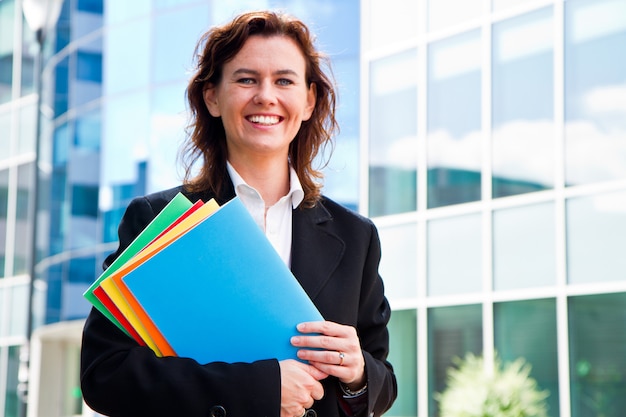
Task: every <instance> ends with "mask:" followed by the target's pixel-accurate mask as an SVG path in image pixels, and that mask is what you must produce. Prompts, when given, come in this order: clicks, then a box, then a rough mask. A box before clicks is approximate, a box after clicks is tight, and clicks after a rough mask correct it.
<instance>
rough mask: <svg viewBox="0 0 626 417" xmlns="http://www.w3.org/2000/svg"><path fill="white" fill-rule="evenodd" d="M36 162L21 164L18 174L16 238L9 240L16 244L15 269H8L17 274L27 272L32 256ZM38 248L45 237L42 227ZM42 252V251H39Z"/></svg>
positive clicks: (39, 248)
mask: <svg viewBox="0 0 626 417" xmlns="http://www.w3.org/2000/svg"><path fill="white" fill-rule="evenodd" d="M33 169H34V164H33V163H30V164H27V165H20V166H19V167H18V174H17V182H18V189H17V207H16V215H17V219H16V223H15V240H14V241H13V242H9V245H10V244H13V245H14V250H15V254H14V258H13V271H8V273H9V274H11V273H13V274H15V275H19V274H25V273H27V272H28V271H27V269H28V262H29V260H30V257H31V247H30V244H31V234H32V233H33V231H32V224H31V222H30V221H29V220H30V219H29V218H28V213H29V210H30V209H29V206H30V203H31V199H32V196H31V185H32V175H33ZM38 232H39V233H38V235H37V237H38V241H37V243H38V245H37V246H38V250H39V251H41V248H42V244H43V242H44V241H45V239H41V237H42V236H43V232H44V231H42V230H41V228H40V229H39V230H38ZM39 253H41V252H39Z"/></svg>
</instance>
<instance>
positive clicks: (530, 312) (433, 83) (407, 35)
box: [360, 0, 626, 417]
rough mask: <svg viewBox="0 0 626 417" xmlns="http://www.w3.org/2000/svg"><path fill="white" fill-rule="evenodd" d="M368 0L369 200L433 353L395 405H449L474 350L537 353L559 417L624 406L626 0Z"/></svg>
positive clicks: (407, 313)
mask: <svg viewBox="0 0 626 417" xmlns="http://www.w3.org/2000/svg"><path fill="white" fill-rule="evenodd" d="M362 3H363V5H364V6H363V10H364V13H363V16H364V19H363V22H362V24H363V25H364V28H363V30H362V32H361V33H363V36H364V38H363V39H362V45H363V56H362V57H361V59H362V62H363V63H362V68H365V69H367V70H368V71H369V74H368V77H367V78H366V79H365V80H364V88H365V89H364V90H363V94H364V99H365V100H366V101H365V103H364V105H363V106H362V107H363V109H364V113H363V117H364V118H365V120H367V123H362V126H365V127H367V129H369V130H368V131H367V132H366V134H364V135H363V136H362V138H361V140H362V142H361V143H362V144H363V145H362V146H364V147H365V146H367V148H365V149H368V152H369V157H368V161H369V162H368V168H369V169H368V170H367V171H362V172H367V175H368V187H367V189H364V190H363V193H362V196H361V200H360V201H361V208H362V211H364V212H365V213H366V214H368V215H369V216H373V217H374V219H375V222H376V223H377V225H378V227H379V229H380V231H381V232H380V235H381V239H382V247H383V258H382V261H381V273H382V275H383V278H384V279H385V282H386V287H387V292H388V294H389V295H390V300H391V303H392V307H393V310H394V313H393V319H392V326H391V332H392V336H391V340H392V342H395V343H398V342H397V340H398V339H399V338H402V340H403V343H404V344H405V345H406V346H412V345H413V344H415V348H416V351H415V352H414V355H415V356H414V357H411V358H406V357H405V356H404V355H406V351H405V350H404V349H400V352H396V353H394V352H392V358H393V359H394V360H396V361H398V359H396V358H398V357H402V360H400V361H398V362H396V363H395V365H396V367H400V368H403V367H404V365H405V364H407V365H408V364H410V365H409V366H413V364H415V365H416V366H417V372H416V373H414V374H413V373H411V372H407V371H405V370H404V369H402V371H400V372H399V373H398V378H399V389H400V394H399V397H398V399H399V402H398V403H397V404H396V405H395V406H394V408H392V410H390V412H389V413H387V415H389V416H419V417H437V416H439V408H438V406H439V405H438V403H437V401H436V398H437V396H436V394H437V393H440V392H442V390H444V389H445V388H446V373H447V370H448V369H449V368H450V366H453V364H454V363H455V358H462V357H464V356H465V355H466V354H467V353H473V354H476V355H484V356H485V358H487V359H489V358H494V357H496V356H497V357H499V358H500V359H501V360H502V361H504V362H512V361H514V360H516V359H518V358H523V359H525V360H526V362H527V363H528V364H530V366H531V367H532V368H531V377H533V378H534V379H535V380H536V381H537V383H538V386H539V389H542V390H547V391H548V392H549V397H548V399H547V405H548V415H549V416H551V417H573V416H576V417H595V416H599V415H602V416H615V417H617V416H619V415H620V413H621V410H622V409H623V404H622V402H623V400H622V398H621V397H620V398H617V395H618V394H617V393H618V392H624V380H625V378H626V372H625V371H624V369H623V364H624V363H625V362H624V352H623V345H624V343H623V340H621V339H622V335H623V333H624V331H623V330H624V325H623V318H624V313H625V312H626V309H625V308H624V306H623V301H624V300H623V298H624V294H626V276H625V275H624V271H626V264H625V261H624V259H625V258H624V257H623V256H620V253H621V252H620V250H621V248H622V247H624V244H625V242H624V238H623V236H625V235H626V230H624V227H625V225H626V223H625V221H624V212H625V204H626V194H625V193H626V175H625V172H624V167H625V166H626V161H624V146H626V127H625V124H624V121H625V120H626V101H624V97H625V96H626V95H625V94H624V87H625V86H626V82H625V77H626V68H625V67H624V64H625V62H626V60H625V59H624V54H623V53H622V52H621V50H622V49H623V46H624V45H626V38H625V36H626V2H624V1H623V0H546V1H530V0H491V1H478V0H476V1H475V0H471V1H460V0H459V1H455V0H414V1H411V2H405V3H406V7H404V4H403V8H402V12H401V13H400V12H398V10H399V9H397V10H396V11H395V12H390V11H386V12H385V11H384V10H383V9H388V8H389V7H390V3H389V2H388V1H383V0H366V1H364V2H362ZM409 3H410V5H409ZM409 22H410V23H409ZM368 112H369V113H368ZM413 326H415V328H414V327H413ZM396 349H398V348H397V347H396ZM394 355H397V356H394ZM486 363H487V364H488V365H487V369H486V372H488V371H489V366H490V365H489V362H486ZM416 390H417V393H416V392H415V391H416ZM412 396H415V399H416V400H415V401H414V402H411V401H408V400H407V398H413V397H412Z"/></svg>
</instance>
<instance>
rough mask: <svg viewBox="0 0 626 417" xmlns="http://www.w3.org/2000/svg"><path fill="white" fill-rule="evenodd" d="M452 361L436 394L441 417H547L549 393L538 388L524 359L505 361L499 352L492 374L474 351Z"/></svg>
mask: <svg viewBox="0 0 626 417" xmlns="http://www.w3.org/2000/svg"><path fill="white" fill-rule="evenodd" d="M453 361H454V363H455V365H456V367H450V368H449V369H448V379H447V387H446V389H445V390H444V391H443V392H442V393H437V394H435V399H436V400H437V401H438V402H439V409H440V415H441V417H547V415H548V414H547V409H548V406H547V403H546V398H547V397H548V395H549V392H548V391H546V390H540V389H539V387H538V386H537V381H535V379H533V378H531V377H530V369H531V366H530V365H529V364H527V363H526V361H525V360H524V359H523V358H518V359H517V360H515V361H513V362H510V363H505V364H503V363H502V361H501V360H500V359H499V358H498V357H497V355H496V358H495V360H494V366H493V373H488V372H486V368H485V363H484V359H483V357H478V356H475V355H473V354H471V353H470V354H468V355H466V357H465V358H464V359H460V358H455V359H454V360H453Z"/></svg>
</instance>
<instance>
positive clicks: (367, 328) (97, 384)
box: [81, 184, 397, 417]
mask: <svg viewBox="0 0 626 417" xmlns="http://www.w3.org/2000/svg"><path fill="white" fill-rule="evenodd" d="M179 191H180V192H182V191H183V190H182V188H181V187H177V188H173V189H170V190H166V191H162V192H158V193H155V194H152V195H149V196H145V197H140V198H136V199H134V200H133V201H132V202H131V203H130V205H129V206H128V208H127V210H126V213H125V214H124V216H123V218H122V221H121V222H120V225H119V242H120V244H119V248H118V249H117V251H116V252H114V253H113V254H111V255H109V257H107V259H106V260H105V262H104V267H105V268H106V267H108V265H110V264H111V263H112V262H113V260H114V259H115V258H116V257H117V256H118V255H119V254H120V253H121V252H122V251H123V250H124V249H125V248H126V247H127V246H128V245H129V244H130V243H131V242H132V240H133V239H134V238H135V237H136V236H137V235H138V234H139V233H140V232H141V231H142V230H143V229H144V228H145V226H146V225H147V224H148V223H149V222H150V221H151V220H152V219H153V218H154V217H155V216H156V214H157V213H158V212H160V211H161V210H162V209H163V208H164V207H165V205H166V204H167V203H168V202H169V201H170V200H171V199H172V198H173V197H174V196H175V195H176V193H178V192H179ZM184 194H185V195H186V196H187V197H188V198H189V199H190V200H191V201H192V202H193V201H197V200H198V199H202V200H203V201H208V200H209V199H210V198H212V197H216V196H214V195H212V194H210V193H202V194H190V193H186V192H184ZM234 196H235V192H234V189H233V188H232V184H231V186H230V188H229V189H228V190H226V192H225V193H224V195H223V196H218V197H217V198H216V200H217V201H218V203H220V204H223V203H225V202H226V201H228V200H230V199H231V198H233V197H234ZM379 260H380V243H379V238H378V233H377V231H376V228H375V226H374V224H373V223H372V222H371V221H370V220H368V219H367V218H364V217H362V216H360V215H358V214H356V213H354V212H352V211H349V210H348V209H346V208H344V207H342V206H340V205H339V204H337V203H335V202H333V201H331V200H330V199H327V198H324V199H322V201H321V202H320V203H318V204H317V205H316V206H315V207H314V208H309V209H295V210H294V212H293V244H292V267H291V269H292V271H293V274H294V275H295V276H296V278H297V279H298V281H300V283H301V285H302V287H303V288H304V289H305V291H306V292H307V293H308V295H309V296H310V297H311V299H312V300H313V302H314V303H315V305H316V306H317V308H318V309H319V311H320V312H321V314H322V315H323V316H324V318H325V319H326V320H331V321H334V322H337V323H342V324H347V325H352V326H355V327H356V328H357V331H358V334H359V338H360V341H361V346H362V349H363V355H364V357H365V367H366V372H367V384H368V407H367V412H366V413H363V415H367V416H370V415H375V416H379V415H381V414H382V413H383V412H384V411H385V410H387V409H388V408H389V407H390V406H391V404H392V403H393V401H394V400H395V397H396V394H397V387H396V378H395V375H394V373H393V368H392V366H391V364H390V363H389V362H387V360H386V359H387V353H388V348H389V335H388V332H387V322H388V321H389V317H390V314H391V311H390V308H389V304H388V302H387V300H386V298H385V296H384V292H383V283H382V280H381V278H380V276H379V275H378V263H379ZM207 302H211V300H210V295H207ZM250 342H251V343H253V341H252V340H251V341H250ZM215 343H220V335H215ZM322 383H323V385H324V390H325V394H324V398H323V399H322V400H320V401H316V402H315V404H314V405H313V407H312V408H313V409H314V410H315V411H316V412H317V415H318V416H319V417H334V416H344V415H345V414H344V413H343V411H342V409H341V407H340V406H339V399H338V398H339V396H340V395H341V394H340V391H339V385H338V381H337V379H336V378H334V377H329V378H326V379H325V380H324V381H323V382H322ZM81 387H82V392H83V397H84V399H85V401H86V402H87V404H88V405H89V406H90V407H92V408H93V409H94V410H96V411H98V412H100V413H102V414H105V415H108V416H112V417H140V416H151V417H157V416H164V417H165V416H168V417H179V416H184V417H194V416H223V415H225V416H228V417H262V416H266V417H278V416H279V415H280V369H279V365H278V361H277V360H275V359H269V360H262V361H257V362H254V363H235V364H226V363H221V362H215V363H208V364H198V363H197V362H196V361H194V360H192V359H188V358H180V357H164V358H158V357H156V356H155V355H154V353H153V352H152V351H151V350H150V349H149V348H148V347H142V346H139V345H138V344H137V343H136V342H135V341H134V340H133V339H131V338H130V337H128V336H127V335H125V334H124V333H123V332H121V331H120V330H119V329H118V328H117V327H116V326H115V325H114V324H112V323H111V322H110V321H109V320H108V319H107V318H106V317H104V316H103V315H102V314H101V313H100V312H99V311H97V310H96V309H92V311H91V313H90V314H89V317H88V318H87V321H86V323H85V327H84V330H83V341H82V351H81Z"/></svg>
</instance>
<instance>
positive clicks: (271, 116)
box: [81, 12, 396, 417]
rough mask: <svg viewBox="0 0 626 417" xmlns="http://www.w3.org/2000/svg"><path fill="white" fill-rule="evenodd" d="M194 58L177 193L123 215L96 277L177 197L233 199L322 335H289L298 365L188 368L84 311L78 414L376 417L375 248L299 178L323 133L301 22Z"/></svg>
mask: <svg viewBox="0 0 626 417" xmlns="http://www.w3.org/2000/svg"><path fill="white" fill-rule="evenodd" d="M197 51H201V53H200V54H199V58H198V66H197V70H196V72H195V74H194V75H193V77H192V79H191V81H190V83H189V86H188V89H187V96H188V100H189V105H190V110H191V116H192V119H191V123H190V126H189V141H188V143H187V146H186V148H185V149H186V155H187V156H188V158H187V160H186V162H187V172H186V178H185V182H184V185H183V186H181V187H177V188H174V189H171V190H166V191H162V192H159V193H155V194H152V195H149V196H145V197H142V198H137V199H135V200H133V202H131V204H130V205H129V207H128V208H127V210H126V213H125V214H124V217H123V219H122V221H121V223H120V226H119V240H120V245H119V248H118V250H117V251H116V252H115V253H113V254H111V255H110V256H109V257H108V258H107V259H106V261H105V263H104V266H105V268H106V267H107V266H108V265H110V264H111V262H112V261H113V260H114V259H115V258H116V256H118V255H119V254H120V253H121V252H122V251H123V250H124V248H125V247H126V246H128V245H129V244H130V242H132V240H133V239H134V238H135V237H136V236H137V235H138V234H139V233H140V232H141V230H142V229H143V228H144V227H145V226H146V225H147V224H148V223H149V222H150V220H151V219H153V218H154V216H155V215H156V214H157V213H158V212H159V211H160V210H162V209H163V207H164V206H165V205H166V204H167V203H168V201H169V200H170V199H171V198H173V197H174V195H176V194H177V193H178V192H179V191H180V192H183V193H184V194H185V195H186V196H187V197H188V198H189V199H190V200H191V201H197V200H198V199H202V200H203V201H207V200H209V199H211V198H215V199H216V200H217V201H218V203H220V204H223V203H225V202H227V201H228V200H230V199H231V198H233V197H235V196H236V195H237V196H239V197H240V198H241V200H242V202H243V203H244V205H245V206H246V208H247V209H248V211H250V213H251V214H252V216H253V218H254V219H255V220H256V222H257V223H258V224H259V226H260V227H261V228H262V229H263V230H265V232H266V235H267V236H268V238H269V240H270V241H271V242H272V244H273V245H274V247H275V248H276V250H277V251H278V253H279V254H280V255H281V256H282V258H283V260H284V261H285V262H286V263H287V265H289V266H290V268H291V270H292V271H293V273H294V275H295V276H296V278H297V279H298V281H299V282H300V283H301V284H302V286H303V288H304V289H305V291H306V292H307V293H308V295H309V296H310V297H311V299H312V300H313V302H314V303H315V305H316V306H317V308H318V310H319V311H320V313H321V314H322V315H323V316H324V318H325V320H326V321H323V322H310V323H302V324H300V325H299V326H298V330H299V332H300V335H299V336H296V337H294V338H293V339H292V340H291V343H292V344H293V345H294V346H296V347H297V348H298V357H299V359H301V361H296V360H283V361H277V360H275V359H267V360H261V361H257V362H254V363H233V364H228V363H222V362H215V363H208V364H199V363H197V362H196V361H194V360H192V359H188V358H182V357H162V358H159V357H156V356H155V355H154V354H153V352H152V351H151V350H150V349H149V348H147V347H142V346H139V345H137V344H136V343H135V342H134V341H133V340H132V339H131V338H130V337H128V336H126V335H125V334H123V333H122V332H121V331H119V330H118V328H117V327H116V326H115V325H114V324H112V323H110V322H109V321H108V320H107V319H106V318H105V317H104V316H103V315H102V314H100V313H99V312H98V311H97V310H93V311H92V312H91V314H90V316H89V317H88V319H87V322H86V324H85V328H84V332H83V345H82V359H81V384H82V390H83V396H84V398H85V401H86V402H87V404H89V405H90V406H91V407H92V408H93V409H94V410H96V411H98V412H100V413H103V414H105V415H109V416H113V417H125V416H129V417H130V416H132V417H136V416H142V415H146V416H148V415H149V416H186V417H191V416H207V415H208V416H226V415H228V416H233V417H239V416H241V417H252V416H271V417H278V416H281V417H299V416H305V415H308V416H314V415H318V416H320V417H333V416H346V415H348V416H352V415H358V416H361V415H363V416H370V415H376V416H378V415H381V414H382V413H383V412H384V411H385V410H387V409H388V408H389V407H390V406H391V404H392V403H393V401H394V399H395V397H396V379H395V376H394V373H393V369H392V366H391V364H389V363H388V362H387V361H386V358H387V353H388V332H387V322H388V320H389V317H390V309H389V304H388V302H387V300H386V298H385V296H384V292H383V284H382V281H381V279H380V277H379V275H378V263H379V260H380V246H379V239H378V234H377V231H376V229H375V227H374V225H373V224H372V222H371V221H369V220H367V219H365V218H363V217H361V216H359V215H357V214H355V213H353V212H351V211H349V210H347V209H345V208H343V207H341V206H340V205H338V204H336V203H335V202H333V201H331V200H330V199H328V198H325V197H324V196H322V194H321V190H320V188H321V187H320V185H319V184H318V183H317V182H316V181H315V180H316V178H319V177H321V174H320V173H319V172H318V171H316V170H315V169H314V168H313V167H312V163H313V159H314V158H315V156H316V155H317V153H318V151H319V150H320V149H321V147H322V146H324V144H326V143H327V142H329V141H330V139H331V135H332V133H333V132H334V130H335V128H336V121H335V117H334V112H335V108H334V107H335V95H334V90H333V86H332V83H331V82H330V81H329V78H328V77H327V76H326V75H325V74H324V72H323V70H322V63H323V62H324V58H323V56H322V55H321V54H320V53H318V52H317V51H316V50H315V48H314V46H313V39H312V36H311V34H310V33H309V31H308V29H307V27H306V26H305V25H304V24H303V23H302V22H300V21H299V20H297V19H294V18H292V17H289V16H286V15H281V14H276V13H272V12H256V13H247V14H243V15H241V16H239V17H237V18H235V19H234V20H233V21H232V22H230V23H228V24H226V25H224V26H222V27H217V28H214V29H212V30H210V31H209V32H207V33H206V34H205V35H204V36H203V37H202V39H201V40H200V42H199V44H198V47H197ZM196 160H201V162H202V164H201V166H200V169H199V171H198V172H197V173H195V174H192V166H195V165H197V164H194V163H195V162H196ZM286 314H288V312H286ZM215 342H216V343H219V342H220V335H215ZM250 345H251V346H253V345H254V340H250Z"/></svg>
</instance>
